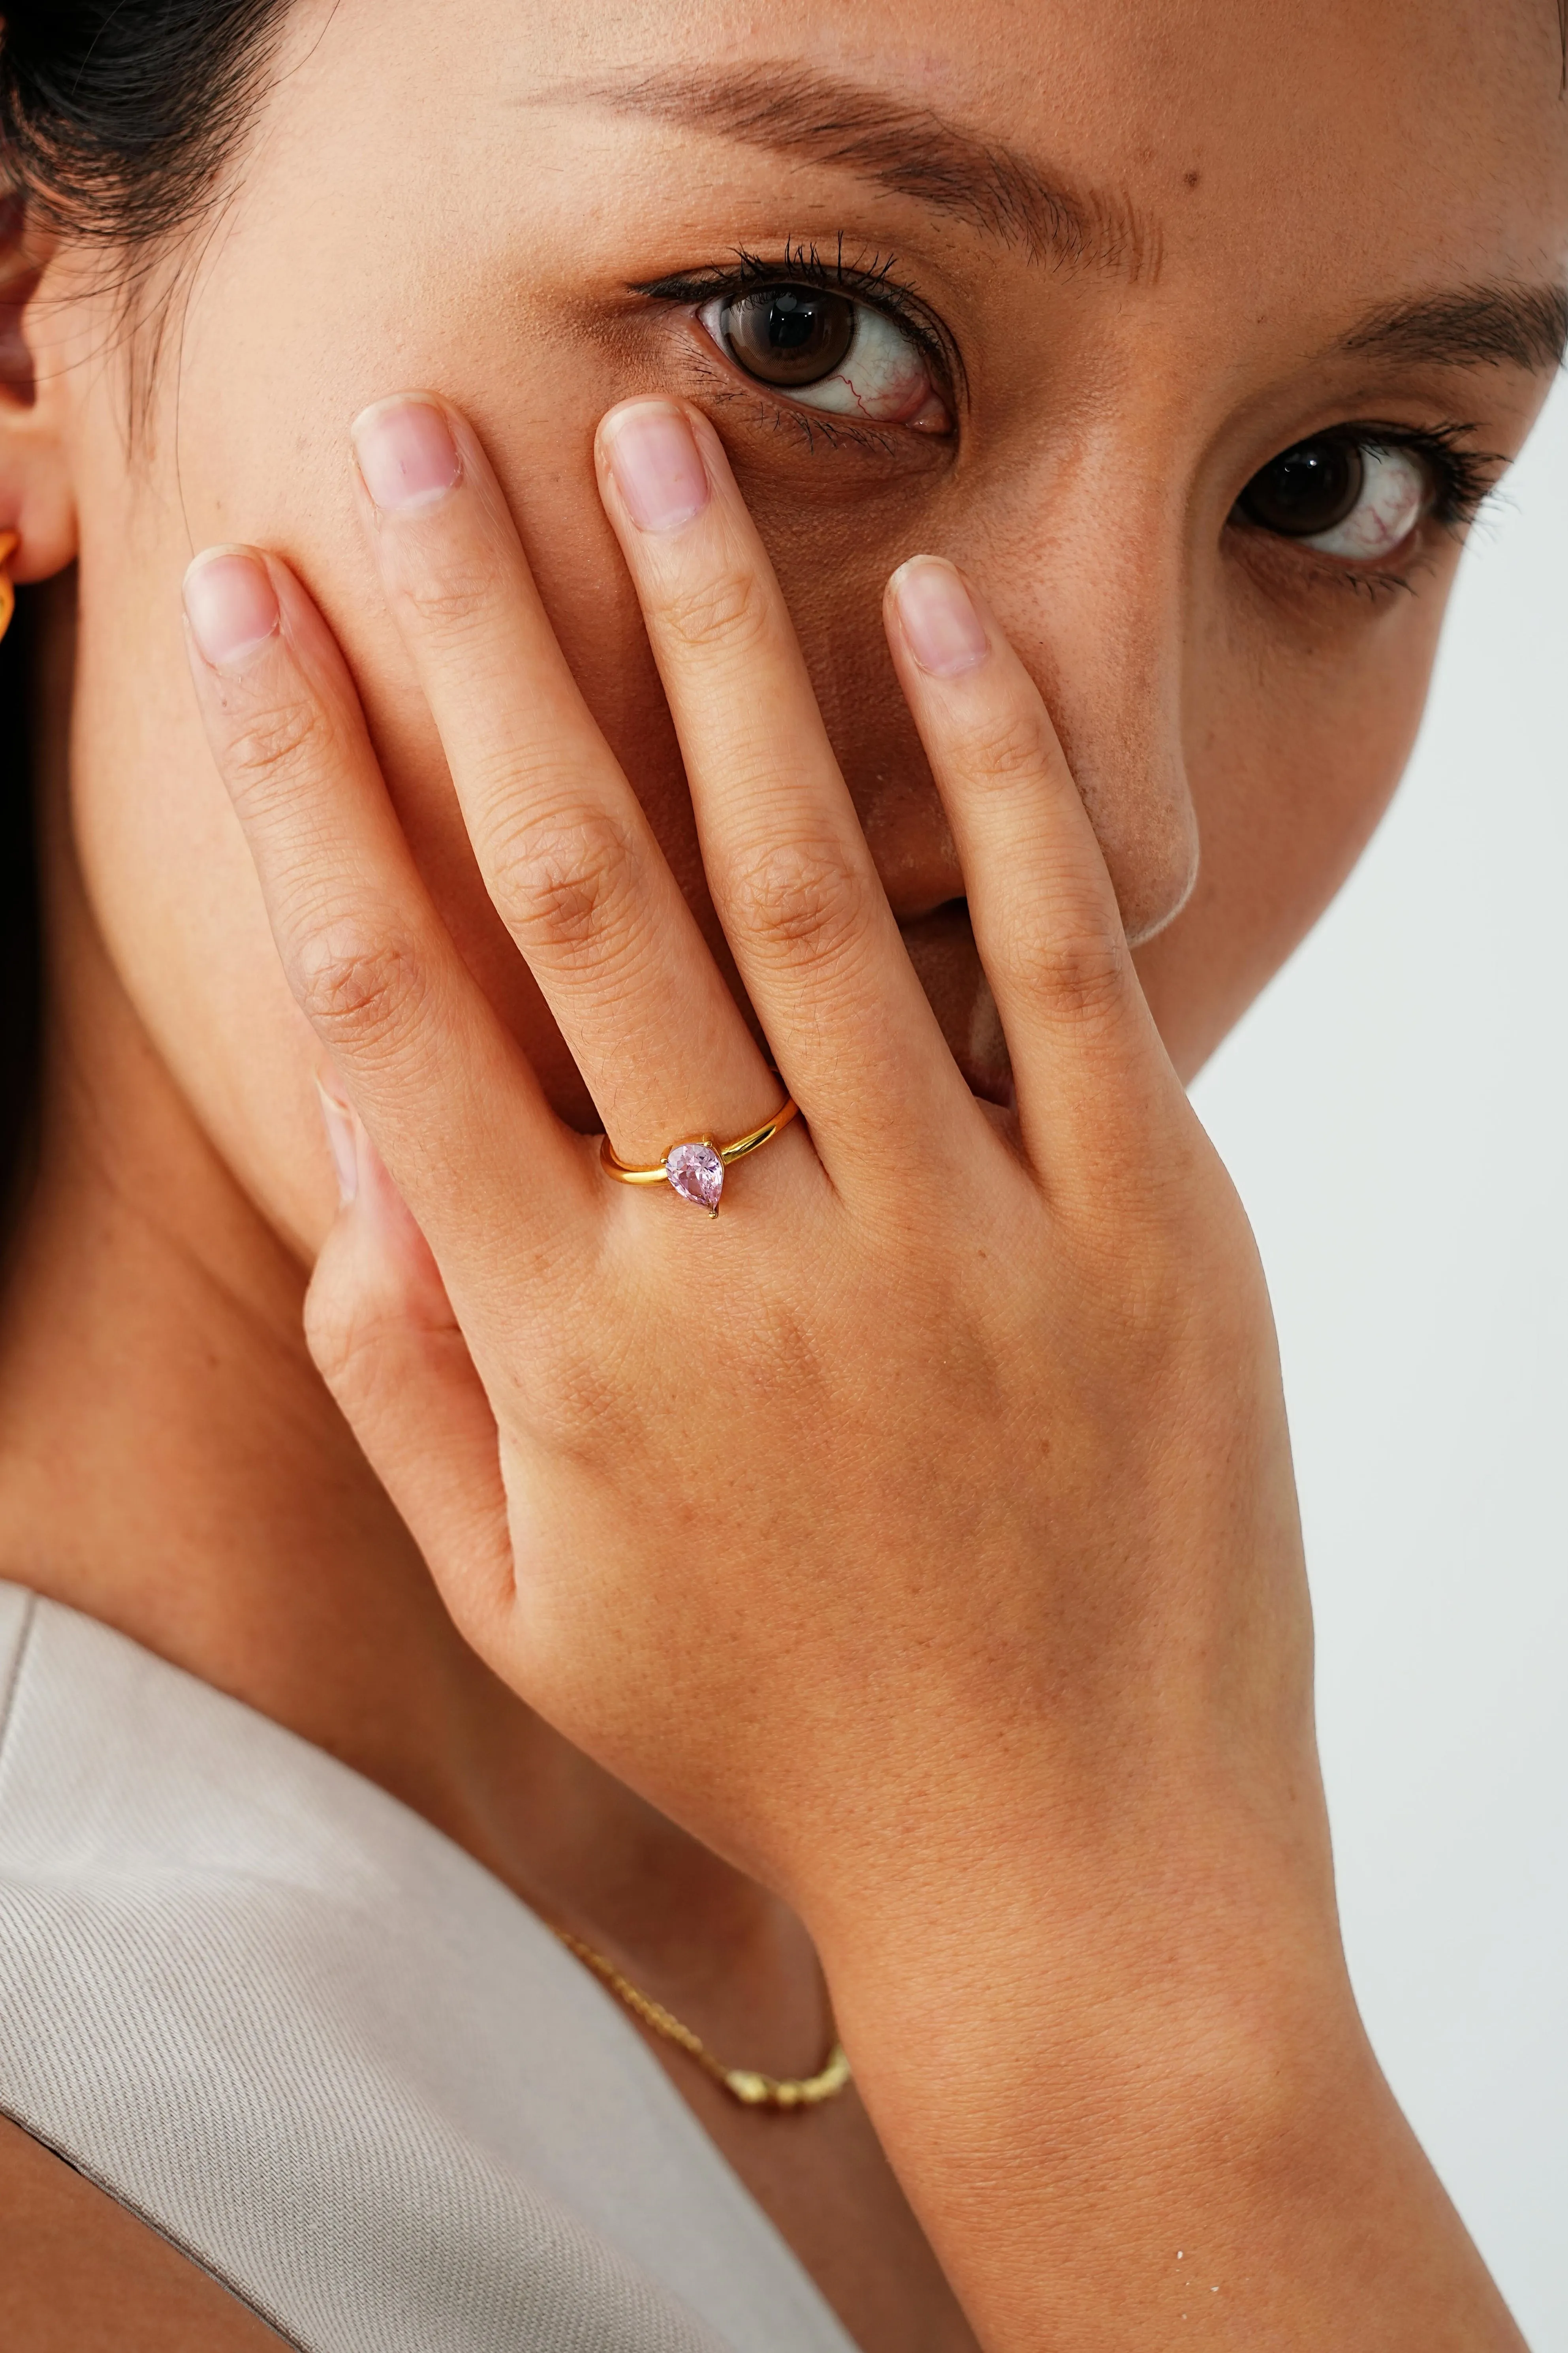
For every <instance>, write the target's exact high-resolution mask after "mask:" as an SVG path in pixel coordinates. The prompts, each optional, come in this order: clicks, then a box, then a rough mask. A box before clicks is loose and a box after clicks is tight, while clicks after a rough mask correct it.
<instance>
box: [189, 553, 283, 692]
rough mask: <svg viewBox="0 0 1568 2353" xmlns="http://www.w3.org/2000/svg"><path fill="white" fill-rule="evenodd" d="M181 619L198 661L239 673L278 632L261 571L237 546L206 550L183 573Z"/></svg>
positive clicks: (275, 605) (273, 601) (275, 604)
mask: <svg viewBox="0 0 1568 2353" xmlns="http://www.w3.org/2000/svg"><path fill="white" fill-rule="evenodd" d="M184 597H185V618H186V619H187V620H188V621H189V623H190V625H191V635H192V637H193V638H195V641H196V645H197V648H198V649H199V651H200V653H201V655H202V658H203V659H204V660H205V661H208V662H210V663H211V664H212V666H213V668H214V669H215V670H244V669H245V668H246V667H247V665H248V663H249V662H250V661H251V660H252V659H254V657H255V656H256V655H257V654H258V653H259V652H260V650H261V649H262V647H263V646H264V645H265V644H266V643H267V641H268V638H272V637H276V635H277V633H278V620H279V614H278V598H277V596H276V593H275V592H274V589H273V586H272V583H271V581H270V580H269V579H268V574H267V566H266V565H264V564H259V563H258V561H257V559H256V557H255V556H254V555H249V554H247V553H246V551H245V550H244V549H243V548H239V547H209V548H208V549H207V550H206V551H205V554H201V555H198V556H197V558H196V560H195V563H194V564H193V565H191V567H190V569H189V571H188V572H187V573H186V574H185V587H184Z"/></svg>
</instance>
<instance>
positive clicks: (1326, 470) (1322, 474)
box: [1237, 439, 1366, 539]
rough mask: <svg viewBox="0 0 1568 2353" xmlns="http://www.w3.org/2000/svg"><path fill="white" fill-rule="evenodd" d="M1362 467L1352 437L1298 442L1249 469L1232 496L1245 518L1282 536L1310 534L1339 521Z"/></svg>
mask: <svg viewBox="0 0 1568 2353" xmlns="http://www.w3.org/2000/svg"><path fill="white" fill-rule="evenodd" d="M1365 475H1366V467H1365V464H1364V461H1363V456H1362V452H1361V450H1360V449H1359V448H1357V447H1356V445H1355V443H1354V442H1353V441H1339V440H1329V439H1324V440H1321V441H1298V442H1297V444H1296V446H1295V448H1293V449H1286V450H1283V451H1281V453H1280V455H1279V457H1278V458H1274V459H1270V460H1269V462H1268V465H1267V466H1265V467H1264V468H1263V470H1262V471H1261V472H1260V473H1257V474H1254V476H1253V478H1252V480H1251V481H1250V482H1248V484H1247V488H1246V489H1245V490H1244V491H1243V492H1242V494H1241V497H1240V498H1239V500H1238V501H1237V504H1238V506H1239V507H1240V509H1241V512H1242V513H1243V514H1244V515H1245V516H1246V517H1247V522H1255V523H1257V524H1258V526H1259V528H1260V529H1262V530H1264V531H1272V532H1278V533H1279V535H1280V537H1281V538H1283V539H1315V538H1316V537H1317V536H1318V534H1319V533H1321V532H1325V531H1332V530H1333V529H1334V528H1335V526H1336V524H1339V523H1342V522H1344V520H1345V518H1346V516H1347V515H1349V514H1350V513H1351V512H1352V510H1353V509H1354V507H1355V504H1356V501H1357V500H1358V499H1359V498H1360V497H1361V494H1362V489H1363V483H1364V480H1365Z"/></svg>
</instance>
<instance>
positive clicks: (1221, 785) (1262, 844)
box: [1137, 583, 1446, 1078]
mask: <svg viewBox="0 0 1568 2353" xmlns="http://www.w3.org/2000/svg"><path fill="white" fill-rule="evenodd" d="M1445 602H1446V583H1434V584H1433V585H1431V586H1424V587H1423V589H1422V592H1421V594H1420V595H1419V596H1417V597H1416V598H1414V599H1410V598H1403V599H1401V601H1400V602H1399V604H1398V605H1396V606H1394V607H1391V608H1389V609H1388V610H1387V611H1386V612H1385V613H1384V614H1381V615H1378V616H1377V617H1374V618H1373V619H1372V620H1370V621H1369V620H1368V619H1367V617H1365V616H1364V615H1362V616H1360V617H1357V620H1356V623H1355V633H1354V636H1353V637H1350V636H1349V634H1348V633H1347V635H1346V636H1345V637H1340V638H1329V639H1327V640H1326V641H1325V642H1323V643H1322V644H1321V645H1320V646H1318V647H1316V648H1314V649H1311V650H1310V651H1306V652H1303V653H1302V654H1301V655H1300V656H1299V657H1298V658H1297V659H1295V660H1294V661H1286V660H1284V659H1281V658H1280V657H1279V654H1278V652H1276V654H1275V656H1274V658H1273V659H1272V660H1269V659H1258V661H1257V662H1256V663H1255V664H1254V663H1252V662H1247V661H1238V660H1237V659H1236V656H1235V654H1234V653H1233V654H1232V655H1231V657H1230V659H1229V660H1228V662H1226V663H1223V664H1222V663H1220V662H1219V661H1217V660H1216V661H1215V663H1213V664H1212V665H1211V666H1210V670H1209V673H1208V677H1207V679H1206V680H1205V679H1202V678H1200V679H1199V680H1198V681H1196V683H1195V685H1194V688H1193V689H1192V690H1191V691H1190V692H1189V723H1188V729H1187V747H1188V748H1187V767H1188V776H1189V781H1190V786H1191V791H1192V796H1193V801H1194V808H1195V810H1196V814H1197V821H1198V830H1199V838H1200V842H1201V853H1200V865H1199V870H1198V881H1197V886H1196V888H1195V890H1194V893H1193V896H1192V898H1191V900H1190V901H1189V902H1188V904H1187V906H1186V907H1185V908H1184V911H1183V913H1182V914H1181V915H1180V916H1179V917H1178V919H1177V920H1176V922H1175V923H1173V924H1172V926H1171V928H1170V929H1169V931H1168V932H1165V933H1163V934H1161V935H1160V937H1159V938H1157V939H1155V940H1152V941H1151V942H1150V943H1149V944H1148V945H1147V946H1146V947H1143V948H1142V949H1140V950H1139V951H1138V955H1137V963H1138V968H1139V972H1140V975H1141V976H1142V981H1143V985H1144V988H1145V990H1146V992H1147V994H1148V997H1149V999H1150V1003H1151V1005H1152V1008H1153V1011H1154V1016H1155V1018H1156V1020H1157V1021H1158V1022H1159V1025H1160V1029H1161V1031H1162V1034H1163V1037H1164V1039H1165V1043H1166V1045H1167V1047H1168V1048H1169V1050H1170V1052H1171V1055H1172V1058H1173V1060H1174V1062H1175V1064H1176V1067H1177V1069H1178V1070H1179V1071H1181V1073H1182V1075H1183V1077H1184V1078H1190V1077H1191V1076H1193V1075H1194V1072H1195V1071H1197V1070H1198V1069H1199V1068H1200V1067H1201V1065H1202V1064H1203V1063H1204V1062H1205V1060H1207V1058H1208V1056H1209V1055H1210V1054H1211V1053H1212V1052H1213V1051H1214V1050H1215V1047H1216V1046H1217V1045H1218V1043H1219V1041H1220V1039H1222V1038H1223V1037H1224V1036H1225V1034H1226V1031H1227V1030H1228V1029H1231V1028H1232V1027H1233V1025H1234V1024H1235V1023H1236V1021H1237V1020H1238V1019H1239V1018H1240V1016H1241V1015H1242V1013H1243V1012H1244V1011H1245V1010H1246V1008H1247V1006H1248V1005H1249V1004H1250V1003H1251V1002H1252V1000H1253V998H1254V997H1256V996H1257V995H1258V992H1259V990H1260V989H1261V988H1262V987H1264V985H1265V984H1266V982H1268V980H1269V979H1270V978H1271V977H1272V976H1273V975H1274V974H1275V973H1276V972H1277V971H1278V970H1279V966H1280V965H1282V964H1283V963H1284V962H1285V960H1286V958H1287V957H1288V956H1289V954H1290V952H1291V950H1292V949H1293V948H1294V947H1296V946H1297V944H1299V943H1300V940H1301V939H1302V938H1303V937H1304V935H1305V934H1306V933H1307V932H1308V931H1310V928H1311V926H1312V924H1313V923H1315V922H1316V921H1317V919H1318V917H1319V916H1320V915H1321V913H1322V912H1323V910H1324V908H1325V907H1326V906H1327V905H1328V903H1329V902H1330V900H1331V898H1332V897H1333V895H1334V893H1335V892H1336V891H1338V889H1339V887H1340V885H1341V884H1342V882H1343V881H1344V880H1345V878H1346V876H1347V875H1348V874H1349V872H1350V871H1351V869H1352V866H1353V865H1354V864H1355V861H1356V860H1357V859H1358V858H1359V856H1360V855H1361V852H1362V850H1363V849H1364V848H1365V846H1366V844H1367V841H1368V840H1369V839H1370V838H1371V835H1372V833H1373V828H1375V827H1376V825H1377V822H1378V820H1379V818H1381V817H1382V815H1383V813H1384V809H1385V808H1386V807H1387V806H1388V803H1389V801H1390V799H1391V798H1392V797H1393V794H1394V788H1395V786H1397V784H1398V782H1399V778H1400V776H1401V775H1402V774H1403V772H1404V769H1405V763H1406V761H1407V760H1408V758H1409V755H1410V750H1411V746H1412V745H1413V744H1414V742H1415V733H1416V730H1417V728H1418V727H1419V725H1420V722H1421V714H1422V709H1423V706H1424V704H1425V701H1426V688H1427V683H1428V681H1429V679H1430V675H1431V668H1432V659H1433V656H1434V654H1435V652H1436V640H1437V632H1438V628H1439V627H1440V624H1441V621H1442V614H1443V607H1444V604H1445Z"/></svg>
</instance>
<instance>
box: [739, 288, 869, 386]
mask: <svg viewBox="0 0 1568 2353" xmlns="http://www.w3.org/2000/svg"><path fill="white" fill-rule="evenodd" d="M723 330H724V340H725V342H726V343H728V344H729V346H730V349H731V352H732V353H734V355H735V357H736V359H738V360H739V361H740V363H741V365H742V367H743V368H745V369H746V370H747V372H748V374H750V375H755V376H760V377H761V378H762V380H763V383H764V384H786V385H787V384H816V383H819V382H820V380H821V379H822V377H824V376H825V375H832V374H833V371H834V369H835V368H836V367H837V366H839V365H840V364H841V363H842V362H843V360H844V358H845V356H846V355H847V352H848V349H849V346H850V344H851V343H853V342H854V340H855V305H854V303H853V302H852V301H850V300H849V297H848V296H847V294H835V293H833V292H831V291H830V290H827V289H826V288H823V287H816V286H766V287H759V288H758V289H757V290H755V291H754V292H752V293H750V294H742V296H741V297H740V298H739V300H738V301H733V302H727V303H726V304H725V305H724V312H723Z"/></svg>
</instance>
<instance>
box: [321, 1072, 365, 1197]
mask: <svg viewBox="0 0 1568 2353" xmlns="http://www.w3.org/2000/svg"><path fill="white" fill-rule="evenodd" d="M316 1092H317V1094H318V1095H319V1096H320V1098H321V1124H322V1125H323V1126H324V1127H325V1129H326V1131H327V1148H328V1150H329V1151H330V1152H331V1155H332V1166H333V1168H334V1169H335V1170H336V1172H337V1178H338V1200H339V1203H340V1205H341V1206H342V1208H345V1209H346V1208H347V1207H348V1205H349V1203H350V1202H351V1201H352V1200H353V1198H354V1196H355V1194H356V1193H357V1192H358V1191H359V1154H358V1152H357V1150H356V1149H355V1145H354V1123H353V1113H352V1112H351V1111H350V1109H349V1107H348V1105H347V1103H340V1102H339V1101H338V1099H337V1097H336V1096H335V1095H332V1094H329V1093H328V1092H327V1090H326V1088H325V1087H324V1086H323V1085H322V1084H321V1081H320V1079H318V1080H317V1082H316Z"/></svg>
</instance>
